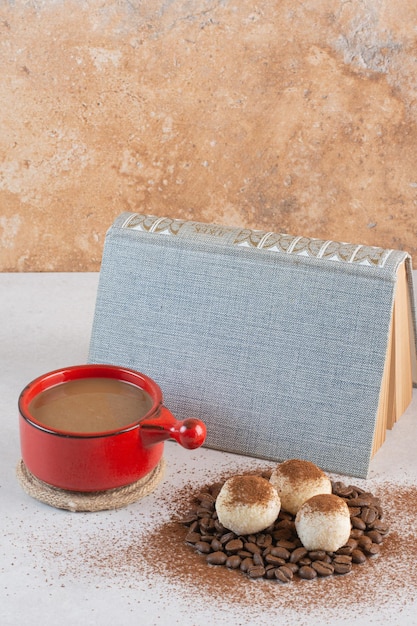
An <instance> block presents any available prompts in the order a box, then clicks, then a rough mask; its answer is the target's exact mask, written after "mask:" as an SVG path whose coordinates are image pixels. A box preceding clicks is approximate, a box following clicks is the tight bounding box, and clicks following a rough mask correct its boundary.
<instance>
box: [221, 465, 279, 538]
mask: <svg viewBox="0 0 417 626" xmlns="http://www.w3.org/2000/svg"><path fill="white" fill-rule="evenodd" d="M280 509H281V502H280V499H279V496H278V494H277V492H276V489H275V488H274V487H273V485H272V484H271V483H270V482H269V481H268V480H267V479H266V478H262V477H261V476H252V475H247V476H246V475H245V476H232V477H231V478H229V479H228V480H226V482H225V483H224V485H223V486H222V488H221V490H220V492H219V495H218V496H217V499H216V511H217V516H218V519H219V522H220V523H221V524H222V525H223V526H224V527H225V528H227V529H228V530H231V531H233V532H234V533H235V534H236V535H250V534H251V533H257V532H260V531H261V530H264V529H265V528H268V526H270V525H271V524H273V523H274V522H275V520H276V519H277V517H278V514H279V512H280Z"/></svg>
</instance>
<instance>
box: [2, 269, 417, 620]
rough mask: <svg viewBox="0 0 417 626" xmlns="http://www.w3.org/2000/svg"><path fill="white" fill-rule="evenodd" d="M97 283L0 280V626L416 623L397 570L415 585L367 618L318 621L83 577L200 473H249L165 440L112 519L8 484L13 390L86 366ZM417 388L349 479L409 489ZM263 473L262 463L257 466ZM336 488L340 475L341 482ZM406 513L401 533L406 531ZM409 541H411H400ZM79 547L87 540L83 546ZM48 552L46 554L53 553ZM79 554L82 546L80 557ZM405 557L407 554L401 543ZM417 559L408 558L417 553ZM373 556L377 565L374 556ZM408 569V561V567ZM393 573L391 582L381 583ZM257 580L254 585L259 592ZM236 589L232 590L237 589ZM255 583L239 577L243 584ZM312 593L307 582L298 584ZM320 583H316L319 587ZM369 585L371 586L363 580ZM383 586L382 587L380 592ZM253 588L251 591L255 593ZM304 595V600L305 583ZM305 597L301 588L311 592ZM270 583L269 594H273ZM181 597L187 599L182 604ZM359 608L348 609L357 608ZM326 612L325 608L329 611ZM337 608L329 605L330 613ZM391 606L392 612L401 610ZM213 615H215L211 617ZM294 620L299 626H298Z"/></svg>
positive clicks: (13, 457)
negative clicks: (156, 479) (156, 477)
mask: <svg viewBox="0 0 417 626" xmlns="http://www.w3.org/2000/svg"><path fill="white" fill-rule="evenodd" d="M97 282H98V274H95V273H85V274H78V273H74V274H71V273H62V274H47V273H46V274H0V359H1V377H0V386H1V387H0V388H1V409H0V420H1V443H0V446H1V452H0V624H1V626H9V625H10V626H11V625H13V626H14V625H19V626H20V625H21V624H33V625H37V624H39V625H40V624H42V625H47V624H60V625H62V626H65V625H67V624H68V625H71V626H72V625H81V626H82V625H84V624H95V625H97V626H107V625H110V624H112V625H123V626H129V625H130V624H132V625H133V624H134V625H135V626H137V625H138V624H139V625H141V624H144V625H155V626H156V625H158V626H163V625H165V624H167V625H168V624H170V625H171V624H181V625H183V626H187V625H196V626H197V625H200V624H201V625H203V624H204V625H205V624H207V623H210V624H211V623H213V624H224V625H236V626H237V625H240V624H242V625H243V624H271V623H279V624H281V625H286V624H291V625H292V624H297V625H298V624H302V623H308V624H309V626H312V625H314V624H316V625H319V624H320V625H322V624H324V623H329V624H330V623H331V624H345V623H349V624H395V625H403V624H404V625H405V624H407V625H409V624H417V617H416V615H417V566H414V570H413V571H411V572H409V573H407V576H408V574H409V576H410V577H411V580H412V581H413V580H414V581H415V585H414V589H415V591H416V593H414V594H412V593H410V589H413V582H411V583H410V580H409V579H408V581H407V584H406V585H405V586H404V590H403V591H400V592H399V591H398V584H397V585H396V586H395V587H394V589H393V591H392V595H391V596H390V590H389V588H388V589H387V591H386V597H388V601H387V600H386V598H385V600H384V602H383V603H379V601H378V597H375V606H374V607H372V610H369V607H368V608H367V610H366V611H362V610H361V609H360V605H354V606H353V610H352V613H351V614H350V615H349V616H348V617H347V616H346V614H343V615H342V614H341V615H340V616H338V615H337V610H336V613H335V611H334V610H333V612H332V614H331V616H329V621H328V622H327V621H326V620H325V618H324V617H323V614H320V615H316V614H315V613H314V611H313V612H312V613H308V615H307V614H306V613H305V609H303V611H304V613H303V614H301V612H300V613H297V612H296V613H295V614H294V612H293V611H292V610H290V608H288V611H286V610H285V607H282V606H280V608H279V610H274V609H273V608H271V606H270V603H269V605H268V606H267V605H265V607H262V602H259V601H257V602H255V603H254V606H253V610H250V609H248V607H247V606H246V607H245V608H242V607H240V606H239V603H237V604H236V603H232V604H231V605H228V604H227V602H226V603H223V602H220V600H221V599H220V598H219V606H218V607H217V608H216V609H215V610H214V609H213V600H211V601H209V599H208V597H205V595H204V593H200V594H199V593H198V590H197V591H196V590H192V589H188V588H184V587H183V586H182V585H181V582H180V581H179V582H178V584H176V582H175V581H173V580H170V579H169V577H167V576H165V577H164V574H161V573H160V572H159V566H158V563H155V568H154V571H152V568H151V571H149V570H148V571H146V572H144V571H141V568H140V567H139V566H138V569H137V572H133V574H132V575H131V578H130V580H126V578H123V577H122V576H119V575H117V573H115V574H114V576H112V575H111V574H109V572H108V571H107V570H106V571H105V574H103V573H100V571H99V569H97V571H94V570H93V571H92V570H91V567H90V568H89V569H88V571H87V570H85V571H84V569H83V568H84V565H83V563H84V559H83V558H82V555H81V552H83V551H85V550H88V545H89V538H91V544H93V543H94V542H95V546H96V547H95V548H94V549H95V550H97V542H98V543H99V542H100V537H101V536H102V537H103V552H104V540H106V541H108V538H109V537H114V538H115V539H114V540H115V546H114V550H117V549H118V546H117V536H118V532H119V530H120V533H126V532H129V533H137V537H138V541H139V542H140V541H141V535H142V533H143V531H144V529H150V530H152V529H153V528H155V527H157V525H158V523H160V520H162V521H163V520H165V519H169V518H170V516H171V514H172V511H171V510H170V508H169V506H168V502H169V499H170V494H172V493H175V492H176V491H178V490H179V489H181V487H182V486H183V485H184V483H185V482H187V481H189V480H190V477H192V478H193V480H195V482H196V484H204V481H205V478H206V476H207V473H208V472H210V471H212V470H213V468H217V469H218V470H219V471H220V470H221V469H222V468H223V469H229V468H230V471H231V473H233V470H234V468H238V467H242V466H244V467H246V466H247V467H254V468H256V466H257V464H258V462H257V461H256V460H252V459H248V458H245V459H244V458H243V457H238V456H236V455H230V454H225V453H222V452H218V451H213V450H208V449H206V448H202V449H200V450H197V451H185V450H183V449H181V448H180V446H178V445H176V444H174V443H170V442H169V443H167V444H165V459H166V463H167V469H166V475H165V478H164V481H163V482H162V483H161V484H160V485H159V486H158V488H157V490H156V491H155V492H154V493H152V494H151V495H150V496H148V497H147V498H145V499H144V500H141V501H139V502H136V503H134V504H132V505H130V506H129V507H125V508H123V509H119V510H118V511H110V512H100V513H70V512H67V511H61V510H58V509H54V508H51V507H49V506H47V505H45V504H42V503H40V502H38V501H37V500H34V499H33V498H31V497H29V496H28V495H27V494H26V493H25V492H24V491H23V490H22V488H21V487H20V485H19V484H18V482H17V480H16V475H15V469H16V465H17V462H18V461H19V459H20V447H19V434H18V419H17V398H18V395H19V393H20V391H21V390H22V388H23V387H24V386H25V385H26V384H27V383H28V382H29V381H31V380H32V379H33V378H35V377H36V376H38V375H40V374H42V373H45V372H47V371H50V370H53V369H55V368H59V367H62V366H65V365H72V364H78V363H84V362H86V359H87V353H88V344H89V339H90V330H91V323H92V319H93V313H94V304H95V297H96V289H97ZM416 441H417V390H415V391H414V396H413V401H412V404H411V406H410V407H409V409H408V410H407V412H406V413H405V414H404V415H403V416H402V417H401V419H400V420H399V422H398V423H397V424H396V426H395V428H394V429H393V430H392V431H391V432H389V433H388V437H387V440H386V442H385V444H384V445H383V447H382V448H381V449H380V450H379V451H378V453H377V454H376V456H375V457H374V459H373V460H372V466H371V472H370V476H369V480H368V481H365V482H363V481H358V480H356V481H355V480H354V479H352V480H351V482H353V483H354V484H359V485H362V486H363V485H365V486H366V485H368V486H370V487H373V486H374V485H376V484H378V481H379V482H381V481H382V482H384V481H393V482H394V483H395V484H399V485H405V486H410V485H416V484H417V455H416ZM259 465H260V466H265V463H264V462H259ZM342 479H343V477H342ZM415 513H416V516H415V517H414V518H413V517H411V518H410V524H411V525H412V526H414V529H415V526H416V519H417V511H416V512H415ZM411 536H412V537H414V539H415V532H414V535H411ZM86 538H87V540H86ZM55 545H56V550H55V549H54V546H55ZM80 546H81V549H80ZM410 549H411V550H414V551H416V545H415V543H414V545H413V546H411V545H410ZM416 557H417V554H416ZM380 558H381V557H380ZM416 561H417V558H416ZM392 575H393V576H395V573H393V574H392ZM266 582H267V581H263V582H262V583H261V584H265V583H266ZM242 584H243V583H242ZM248 584H250V585H252V586H253V585H258V583H257V582H252V581H250V582H249V583H248V582H247V581H246V579H245V585H248ZM308 584H310V585H311V583H308ZM320 584H322V583H320ZM369 584H370V585H372V581H371V580H370V581H369ZM388 587H389V585H388ZM259 588H260V587H258V588H256V587H252V590H253V589H255V590H256V589H259ZM305 589H306V593H310V592H311V593H314V592H313V591H309V587H308V585H307V586H305ZM310 589H312V588H310ZM281 590H282V586H280V585H279V584H278V583H276V585H275V591H274V593H278V594H280V593H284V592H282V591H281ZM190 594H191V595H192V594H194V595H195V601H191V603H190V597H191V596H190ZM358 607H359V608H358ZM334 608H335V607H333V609H334ZM336 608H337V607H336ZM400 608H401V610H400ZM213 610H214V612H213ZM304 620H305V621H304Z"/></svg>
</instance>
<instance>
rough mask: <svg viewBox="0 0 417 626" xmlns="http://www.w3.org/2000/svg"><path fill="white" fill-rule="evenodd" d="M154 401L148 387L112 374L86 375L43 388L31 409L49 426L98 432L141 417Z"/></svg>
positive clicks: (121, 426)
mask: <svg viewBox="0 0 417 626" xmlns="http://www.w3.org/2000/svg"><path fill="white" fill-rule="evenodd" d="M152 404H153V402H152V398H151V396H150V395H149V394H148V393H147V392H146V391H143V389H140V388H139V387H136V386H135V385H132V384H130V383H127V382H124V381H121V380H117V379H113V378H83V379H80V380H71V381H68V382H65V383H62V384H59V385H56V386H55V387H51V388H50V389H46V390H45V391H42V392H41V393H40V394H38V395H37V396H36V397H35V398H34V399H33V400H32V402H31V403H30V404H29V412H30V414H31V415H32V416H33V417H34V418H35V419H36V420H37V421H38V422H41V423H42V424H43V425H45V426H47V427H49V428H53V429H57V430H61V431H66V432H72V433H96V432H97V433H98V432H103V431H108V430H117V429H120V428H123V427H124V426H127V425H128V424H132V423H133V422H137V421H139V420H140V419H142V418H143V417H144V416H145V415H146V413H147V412H148V411H149V410H150V408H151V407H152Z"/></svg>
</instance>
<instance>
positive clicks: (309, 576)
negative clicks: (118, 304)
mask: <svg viewBox="0 0 417 626" xmlns="http://www.w3.org/2000/svg"><path fill="white" fill-rule="evenodd" d="M298 575H299V577H300V578H304V579H305V580H313V579H314V578H317V572H316V570H315V569H313V568H312V567H310V565H303V566H302V567H300V569H299V570H298Z"/></svg>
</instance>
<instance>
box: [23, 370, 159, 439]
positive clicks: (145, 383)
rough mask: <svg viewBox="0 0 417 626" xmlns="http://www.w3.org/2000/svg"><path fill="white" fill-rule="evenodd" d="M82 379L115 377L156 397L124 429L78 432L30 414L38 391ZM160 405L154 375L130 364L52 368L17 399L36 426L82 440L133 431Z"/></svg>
mask: <svg viewBox="0 0 417 626" xmlns="http://www.w3.org/2000/svg"><path fill="white" fill-rule="evenodd" d="M82 378H114V379H117V380H120V381H123V382H128V383H131V384H133V385H136V386H137V387H140V388H141V389H143V390H144V391H146V392H147V393H148V394H149V395H150V396H151V398H152V399H153V404H152V406H151V408H150V409H149V411H148V412H147V413H146V415H143V416H142V417H141V419H140V420H137V421H135V422H132V423H130V424H127V425H126V426H123V427H122V428H117V429H113V430H106V431H97V432H85V433H84V432H82V433H79V432H73V431H67V430H62V429H57V428H51V427H50V426H46V425H45V424H42V422H40V421H39V420H37V419H36V418H35V417H33V415H31V413H30V411H29V404H30V402H31V401H32V400H33V398H35V397H36V396H37V395H38V394H39V393H41V392H42V391H45V390H46V389H50V388H51V387H55V386H56V385H61V384H63V383H66V382H69V381H71V380H80V379H82ZM161 405H162V391H161V388H160V387H159V385H158V384H157V383H156V382H155V381H154V380H153V379H152V378H150V377H149V376H147V375H146V374H142V373H141V372H138V371H136V370H133V369H130V368H127V367H121V366H119V365H109V364H86V365H71V366H68V367H63V368H59V369H56V370H52V371H50V372H47V373H46V374H42V375H41V376H38V377H37V378H35V379H33V380H32V381H31V382H30V383H28V384H27V385H26V387H25V388H24V389H23V390H22V391H21V393H20V395H19V400H18V406H19V413H20V415H21V417H22V418H23V419H24V420H25V421H26V422H28V423H29V424H31V425H32V426H34V427H35V428H37V429H39V430H42V431H44V432H47V433H50V434H52V435H58V436H61V437H69V438H80V439H91V438H99V437H110V436H112V435H117V434H121V433H125V432H129V431H131V430H134V429H135V428H138V427H139V426H140V423H141V421H143V420H144V419H145V418H147V417H149V416H150V415H153V414H154V413H155V412H157V411H158V409H159V408H160V407H161Z"/></svg>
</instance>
